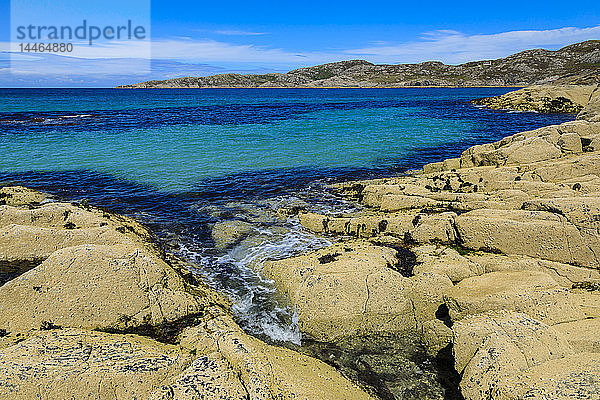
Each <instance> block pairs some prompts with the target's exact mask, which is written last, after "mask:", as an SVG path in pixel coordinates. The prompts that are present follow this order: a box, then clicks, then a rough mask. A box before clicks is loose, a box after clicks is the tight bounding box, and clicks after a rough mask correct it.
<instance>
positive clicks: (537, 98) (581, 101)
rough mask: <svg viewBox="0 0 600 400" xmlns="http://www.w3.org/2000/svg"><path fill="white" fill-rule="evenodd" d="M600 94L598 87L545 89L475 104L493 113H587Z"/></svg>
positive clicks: (515, 93)
mask: <svg viewBox="0 0 600 400" xmlns="http://www.w3.org/2000/svg"><path fill="white" fill-rule="evenodd" d="M599 94H600V89H599V88H598V85H583V86H573V85H562V86H556V85H543V86H531V87H526V88H523V89H520V90H516V91H514V92H509V93H506V94H503V95H501V96H497V97H485V98H482V99H476V100H473V101H471V103H472V104H475V105H478V106H484V107H486V108H490V109H493V110H515V111H535V112H541V113H573V114H576V113H578V112H580V111H581V110H583V108H584V106H586V105H587V104H588V102H589V101H590V99H591V98H593V97H595V96H597V95H599Z"/></svg>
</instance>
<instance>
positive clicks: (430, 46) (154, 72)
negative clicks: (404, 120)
mask: <svg viewBox="0 0 600 400" xmlns="http://www.w3.org/2000/svg"><path fill="white" fill-rule="evenodd" d="M257 33H258V32H257ZM597 38H600V26H595V27H589V28H573V27H567V28H561V29H550V30H537V31H535V30H528V31H525V30H523V31H512V32H502V33H496V34H487V35H484V34H479V35H468V34H465V33H462V32H458V31H452V30H438V31H432V32H425V33H423V34H422V35H421V36H420V37H419V38H418V39H417V40H414V41H411V42H404V43H393V42H392V41H391V40H390V38H382V39H384V40H382V41H379V42H374V43H373V44H371V45H370V46H369V47H363V48H354V49H346V50H339V51H300V52H299V51H296V50H294V49H283V48H275V47H270V46H262V45H256V44H237V43H231V42H228V41H225V40H213V39H192V38H189V37H173V38H162V39H155V40H153V41H152V44H151V51H150V49H149V46H148V44H147V43H144V42H140V41H123V42H105V43H97V44H94V46H91V47H90V46H87V45H86V44H76V45H75V51H74V52H73V53H72V54H70V55H69V56H61V55H47V54H46V55H40V54H22V53H9V52H8V51H9V50H8V49H9V48H10V46H9V43H7V42H0V64H3V65H0V86H3V85H4V86H6V85H10V83H11V79H12V80H15V79H17V78H18V79H19V82H27V81H28V80H27V79H28V78H27V77H28V76H30V77H31V79H30V81H31V82H38V81H39V79H42V78H40V77H46V78H44V79H46V80H51V79H52V77H53V76H54V77H56V78H57V79H64V78H66V77H67V76H69V77H74V78H73V79H75V77H77V79H78V82H79V81H81V82H85V79H86V76H87V77H89V81H90V82H92V81H93V82H100V81H102V82H109V79H112V78H114V80H113V82H115V84H116V83H124V82H127V81H129V82H131V81H137V80H142V79H143V80H148V79H166V78H172V77H177V76H203V75H210V74H214V73H224V72H283V71H287V70H290V69H294V68H298V67H302V66H308V65H315V64H322V63H326V62H334V61H340V60H347V59H356V58H362V59H366V60H368V61H371V62H374V63H413V62H415V63H416V62H422V61H428V60H439V61H442V62H445V63H449V64H458V63H463V62H467V61H473V60H481V59H493V58H499V57H505V56H507V55H510V54H513V53H515V52H517V51H521V50H526V49H533V48H540V47H541V48H548V49H557V48H560V47H563V46H565V45H568V44H572V43H576V42H580V41H584V40H589V39H597ZM3 49H4V52H2V50H3ZM13 51H15V50H14V49H13ZM9 54H11V55H12V60H13V65H12V66H13V68H12V70H11V72H13V73H17V74H18V75H14V74H12V75H11V74H9V70H8V57H7V56H8V55H9ZM150 58H151V61H152V62H151V64H150V63H149V62H148V61H149V60H150ZM15 60H17V61H18V62H17V63H14V61H15ZM143 61H145V62H146V63H145V64H144V62H143ZM144 65H146V66H148V65H151V66H152V68H151V70H150V71H146V72H144V71H143V68H142V67H143V66H144ZM140 72H143V73H142V75H143V76H140ZM103 76H104V77H103ZM117 77H118V79H117ZM127 77H129V78H127ZM36 79H38V80H36ZM7 82H8V83H7Z"/></svg>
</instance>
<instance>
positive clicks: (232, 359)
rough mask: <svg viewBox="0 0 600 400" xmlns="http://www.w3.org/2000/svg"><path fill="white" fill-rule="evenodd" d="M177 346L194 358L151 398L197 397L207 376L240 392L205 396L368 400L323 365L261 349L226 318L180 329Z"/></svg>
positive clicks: (292, 354) (262, 346)
mask: <svg viewBox="0 0 600 400" xmlns="http://www.w3.org/2000/svg"><path fill="white" fill-rule="evenodd" d="M181 346H182V347H183V348H184V349H187V350H190V351H192V352H193V353H196V354H198V355H200V357H199V358H198V359H197V360H196V361H195V362H194V364H192V365H191V367H190V368H188V369H187V370H186V371H185V372H184V374H183V375H181V376H179V377H177V378H176V379H175V380H174V381H173V382H172V383H167V384H165V385H164V386H163V387H162V388H161V389H160V391H159V393H160V395H159V393H156V394H155V396H154V398H155V399H172V398H174V399H200V398H203V397H202V396H201V395H195V392H197V391H198V390H199V388H200V390H201V389H203V386H204V382H205V381H206V380H207V379H206V377H207V376H208V377H209V379H208V380H209V381H210V382H216V384H215V386H217V387H231V386H233V385H231V384H230V383H229V382H228V381H231V380H233V381H235V379H237V380H238V382H241V385H242V387H243V388H244V391H243V392H242V391H240V390H239V387H236V386H234V390H227V391H222V390H221V391H216V390H215V393H214V394H213V395H212V397H210V398H223V399H229V398H244V399H245V398H251V399H314V400H317V399H323V398H328V399H348V398H352V399H371V397H370V396H368V395H367V394H366V393H365V392H363V391H362V390H360V389H359V388H358V387H357V386H355V385H354V384H352V383H350V382H349V381H348V380H346V379H345V378H344V377H342V375H341V374H340V373H339V372H337V371H336V370H335V369H333V368H332V367H330V366H328V365H327V364H325V363H323V362H321V361H317V360H315V359H313V358H310V357H307V356H304V355H301V354H298V353H296V352H294V351H291V350H288V349H284V348H279V347H274V346H269V345H266V344H264V343H263V342H261V341H259V340H258V339H255V338H252V337H250V336H248V335H246V334H245V333H243V332H242V331H241V330H240V328H239V327H238V326H237V325H235V323H234V322H233V321H232V320H231V318H230V317H228V316H226V315H220V316H216V317H214V318H211V319H208V320H206V321H205V322H204V323H203V324H200V325H197V326H194V327H190V328H187V329H186V330H184V332H183V333H182V339H181ZM223 362H225V363H226V366H227V367H226V368H223V367H222V364H223ZM205 366H206V367H205ZM223 369H225V371H227V372H226V375H223ZM227 374H228V375H227ZM224 381H225V382H224ZM238 385H239V384H238ZM244 392H245V393H244ZM173 394H175V395H173ZM239 395H241V397H237V396H239ZM219 396H220V397H219Z"/></svg>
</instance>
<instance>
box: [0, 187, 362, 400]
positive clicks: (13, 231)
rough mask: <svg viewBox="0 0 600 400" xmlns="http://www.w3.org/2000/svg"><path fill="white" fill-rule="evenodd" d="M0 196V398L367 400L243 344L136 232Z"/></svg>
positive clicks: (199, 288)
mask: <svg viewBox="0 0 600 400" xmlns="http://www.w3.org/2000/svg"><path fill="white" fill-rule="evenodd" d="M0 193H3V194H6V195H5V196H4V197H3V199H4V200H5V203H7V204H5V205H2V206H0V230H1V232H2V234H0V243H1V246H0V255H1V256H2V259H1V261H0V262H1V264H0V267H2V269H0V274H1V275H0V276H1V277H2V278H3V281H0V382H2V385H0V397H2V398H19V399H62V398H98V399H104V398H115V399H131V398H139V399H161V400H164V399H169V400H174V399H186V400H187V399H207V398H210V399H296V398H302V399H315V400H317V399H323V398H331V399H346V398H353V399H365V400H366V399H370V398H372V397H371V396H370V395H369V394H367V393H366V392H365V391H363V390H362V389H360V388H359V387H358V386H357V385H355V384H354V383H352V382H351V381H349V380H348V379H347V378H345V377H344V376H342V375H341V374H340V373H339V372H338V371H336V370H335V369H334V368H333V367H331V366H329V365H327V364H325V363H323V362H321V361H318V360H316V359H314V358H311V357H308V356H306V355H302V354H299V353H297V352H295V351H292V350H289V349H284V348H279V347H274V346H271V345H267V344H265V343H263V342H261V341H259V340H258V339H255V338H252V337H250V336H248V335H247V334H245V333H244V332H243V331H242V330H241V329H240V328H239V327H238V326H237V325H236V324H235V322H234V321H233V320H232V318H231V316H230V315H229V312H228V302H227V301H226V300H225V299H224V298H222V297H221V296H220V295H218V294H217V293H216V292H214V291H213V290H211V289H209V288H208V287H206V286H205V285H203V284H201V283H199V282H197V281H195V280H186V279H184V277H183V276H182V275H181V274H180V273H179V271H181V264H183V263H182V262H179V264H178V265H175V264H169V263H167V262H166V261H165V259H164V258H163V257H162V255H163V253H162V251H161V250H160V249H159V248H158V247H157V246H156V245H155V244H154V242H153V241H152V235H151V234H150V232H149V231H148V230H146V229H145V228H144V227H143V226H141V225H140V224H138V223H136V222H135V221H133V220H130V219H128V218H125V217H121V216H118V215H114V214H111V213H108V212H106V211H103V210H99V209H96V208H92V207H89V206H82V205H75V204H67V203H58V202H52V200H50V199H49V197H48V196H45V195H43V194H41V193H39V192H35V191H31V190H28V189H25V188H21V187H18V188H2V189H1V191H0ZM48 201H50V202H48ZM42 203H43V204H42ZM172 258H173V257H170V258H169V259H172Z"/></svg>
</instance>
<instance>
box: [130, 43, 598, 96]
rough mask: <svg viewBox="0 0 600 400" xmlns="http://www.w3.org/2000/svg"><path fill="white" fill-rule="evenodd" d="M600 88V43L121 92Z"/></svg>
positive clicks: (161, 84) (345, 65)
mask: <svg viewBox="0 0 600 400" xmlns="http://www.w3.org/2000/svg"><path fill="white" fill-rule="evenodd" d="M549 83H552V84H579V85H587V84H595V83H600V40H590V41H587V42H582V43H577V44H573V45H570V46H567V47H563V48H562V49H560V50H557V51H550V50H544V49H536V50H526V51H522V52H520V53H517V54H513V55H511V56H509V57H506V58H500V59H497V60H485V61H473V62H468V63H465V64H460V65H446V64H444V63H441V62H439V61H428V62H424V63H420V64H396V65H376V64H372V63H370V62H368V61H364V60H352V61H341V62H335V63H330V64H323V65H317V66H314V67H308V68H300V69H295V70H293V71H290V72H287V73H285V74H280V73H272V74H262V75H251V74H249V75H241V74H220V75H212V76H206V77H186V78H175V79H167V80H164V81H148V82H142V83H137V84H133V85H123V86H119V87H120V88H210V87H235V88H255V87H292V88H293V87H406V86H528V85H538V84H549Z"/></svg>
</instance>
